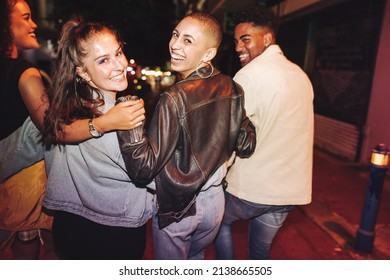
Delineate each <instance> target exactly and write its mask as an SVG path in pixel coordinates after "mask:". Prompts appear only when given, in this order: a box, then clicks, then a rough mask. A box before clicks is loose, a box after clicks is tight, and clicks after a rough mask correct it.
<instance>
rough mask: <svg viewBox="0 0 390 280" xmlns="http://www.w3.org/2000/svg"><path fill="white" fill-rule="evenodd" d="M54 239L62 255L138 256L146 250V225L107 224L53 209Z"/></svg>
mask: <svg viewBox="0 0 390 280" xmlns="http://www.w3.org/2000/svg"><path fill="white" fill-rule="evenodd" d="M53 239H54V245H55V247H56V250H57V254H58V255H59V257H60V258H62V259H69V260H136V259H138V260H139V259H142V257H143V254H144V251H145V246H146V225H143V226H141V227H138V228H126V227H113V226H106V225H101V224H98V223H95V222H92V221H90V220H88V219H85V218H83V217H81V216H78V215H75V214H71V213H68V212H62V211H56V212H55V214H54V221H53Z"/></svg>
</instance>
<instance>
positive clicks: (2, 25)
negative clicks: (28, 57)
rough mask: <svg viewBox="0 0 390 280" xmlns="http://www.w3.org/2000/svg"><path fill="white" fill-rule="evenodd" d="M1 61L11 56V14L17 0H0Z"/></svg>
mask: <svg viewBox="0 0 390 280" xmlns="http://www.w3.org/2000/svg"><path fill="white" fill-rule="evenodd" d="M0 1H1V4H0V32H1V36H0V38H1V40H0V61H3V60H4V59H6V58H7V57H9V56H10V52H11V45H12V32H11V20H10V14H11V11H12V9H13V7H14V6H15V4H16V1H15V0H0Z"/></svg>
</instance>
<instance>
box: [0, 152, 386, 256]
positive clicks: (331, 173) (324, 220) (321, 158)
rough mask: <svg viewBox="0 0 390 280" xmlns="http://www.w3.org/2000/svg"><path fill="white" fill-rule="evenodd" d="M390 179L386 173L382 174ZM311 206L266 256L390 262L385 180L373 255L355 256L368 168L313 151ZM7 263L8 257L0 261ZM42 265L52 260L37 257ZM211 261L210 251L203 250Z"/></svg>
mask: <svg viewBox="0 0 390 280" xmlns="http://www.w3.org/2000/svg"><path fill="white" fill-rule="evenodd" d="M387 174H389V172H388V173H387ZM313 175H314V176H313V199H312V203H311V204H309V205H305V206H298V207H296V208H295V209H294V210H293V211H292V212H291V213H290V215H289V216H288V217H287V220H286V222H285V224H284V226H283V227H282V229H281V230H280V231H279V233H278V235H277V236H276V237H275V242H274V244H273V248H272V250H271V258H272V259H274V260H390V214H389V213H390V180H389V176H387V177H386V179H385V183H384V186H383V192H382V197H381V200H380V208H379V212H378V216H377V223H376V230H375V234H376V236H375V240H374V250H373V252H372V253H370V254H365V253H361V252H358V251H356V250H355V248H354V243H355V238H356V233H357V230H358V228H359V226H360V222H361V215H362V210H363V204H364V200H365V196H366V191H367V185H368V178H369V166H368V165H365V166H362V165H359V164H355V163H350V162H345V161H342V160H339V159H337V158H335V157H333V156H331V155H329V154H327V153H325V152H322V151H319V150H315V153H314V174H313ZM148 230H149V231H148V240H147V247H146V251H145V256H144V259H145V260H151V259H154V253H153V243H152V242H153V241H152V236H151V226H150V222H149V223H148ZM233 236H234V240H235V248H236V258H237V259H240V260H245V259H247V256H248V252H247V248H248V246H247V222H246V221H241V222H239V223H237V224H234V226H233ZM2 257H3V258H5V259H12V255H11V254H10V253H9V252H7V254H6V255H4V256H0V259H2ZM41 259H55V258H53V256H52V255H50V254H45V252H44V251H43V253H42V254H41ZM206 259H208V260H213V259H215V257H214V248H213V246H210V247H209V248H208V249H207V250H206Z"/></svg>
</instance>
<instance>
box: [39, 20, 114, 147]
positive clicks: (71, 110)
mask: <svg viewBox="0 0 390 280" xmlns="http://www.w3.org/2000/svg"><path fill="white" fill-rule="evenodd" d="M101 32H111V33H112V34H113V35H114V36H115V37H116V38H117V40H118V42H121V41H120V38H119V34H118V33H117V31H116V30H115V29H114V28H113V27H112V26H108V25H105V24H100V23H94V22H84V21H83V20H82V19H73V20H70V21H68V22H66V23H65V24H64V26H63V28H62V31H61V36H60V40H59V43H58V53H57V58H56V59H55V63H54V71H53V79H52V86H51V88H50V90H49V108H48V109H47V111H46V114H45V120H44V129H43V136H44V139H45V141H46V142H48V143H58V142H61V141H60V139H62V138H63V136H64V131H63V129H62V128H63V126H64V125H69V124H71V123H72V122H74V121H75V120H77V119H86V118H92V117H97V116H99V115H101V112H100V111H99V110H98V109H99V107H100V106H102V105H103V104H104V101H103V96H102V93H101V92H100V91H99V89H97V88H94V87H92V86H90V85H89V84H88V83H87V82H85V80H83V79H81V78H80V77H79V76H78V75H77V73H76V67H82V68H84V65H83V58H84V57H86V56H87V52H86V48H85V46H87V45H88V44H89V43H90V41H91V39H92V38H93V36H94V35H96V34H98V33H101ZM94 94H95V95H94ZM96 94H97V96H96Z"/></svg>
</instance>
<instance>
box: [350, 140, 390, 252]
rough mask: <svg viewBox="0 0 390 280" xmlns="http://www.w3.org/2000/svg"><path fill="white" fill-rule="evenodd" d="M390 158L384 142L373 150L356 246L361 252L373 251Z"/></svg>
mask: <svg viewBox="0 0 390 280" xmlns="http://www.w3.org/2000/svg"><path fill="white" fill-rule="evenodd" d="M388 158H389V149H388V148H387V147H386V146H385V145H384V144H379V145H378V146H376V147H375V148H374V149H373V150H372V156H371V167H370V177H369V179H368V189H367V193H366V199H365V203H364V207H363V214H362V220H361V223H360V227H359V229H358V232H357V236H356V244H355V248H356V249H357V250H358V251H361V252H365V253H371V252H372V249H373V244H374V239H375V224H376V219H377V214H378V209H379V203H380V198H381V194H382V189H383V182H384V178H385V175H386V170H387V163H388Z"/></svg>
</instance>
